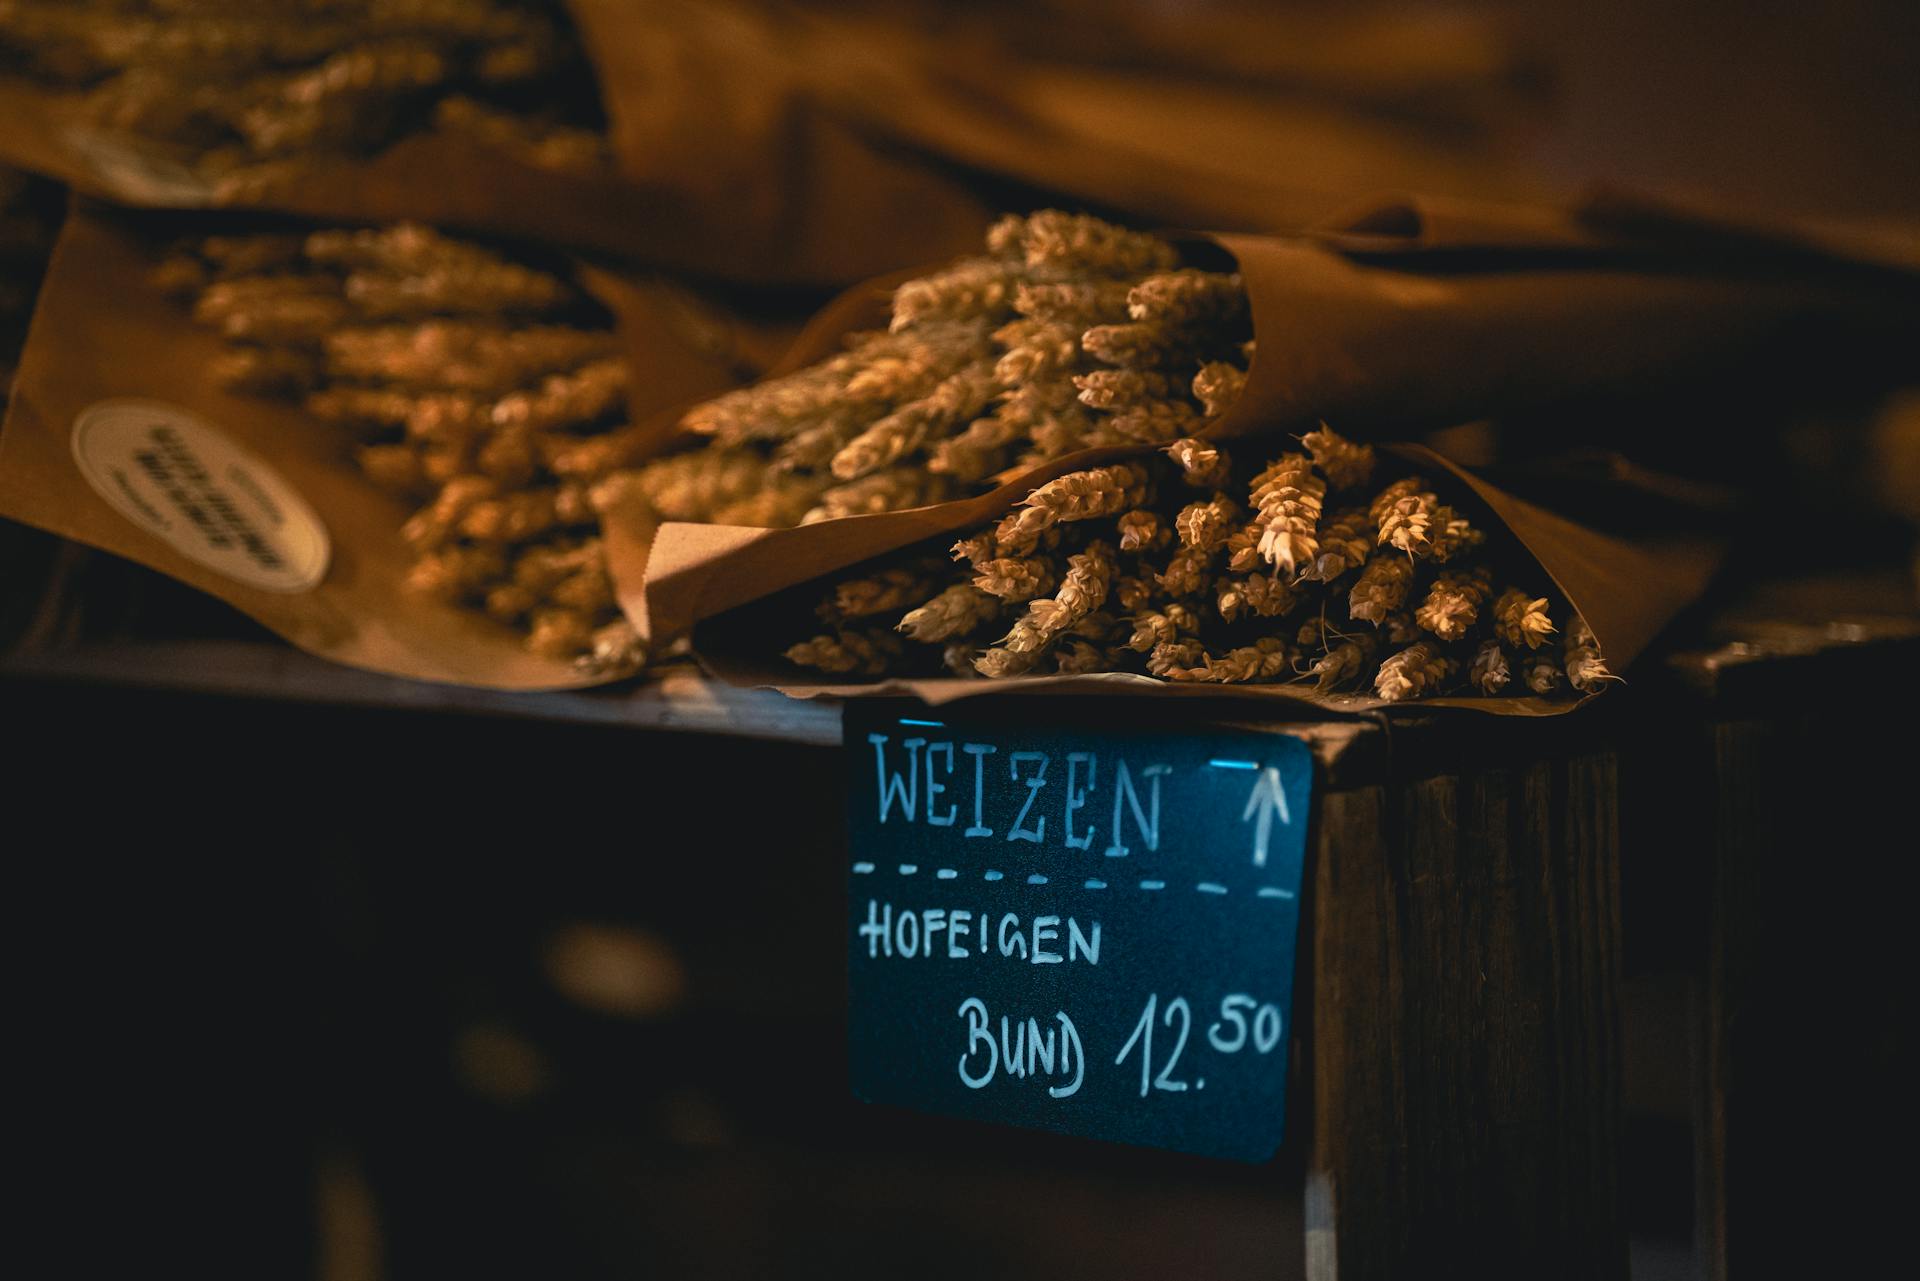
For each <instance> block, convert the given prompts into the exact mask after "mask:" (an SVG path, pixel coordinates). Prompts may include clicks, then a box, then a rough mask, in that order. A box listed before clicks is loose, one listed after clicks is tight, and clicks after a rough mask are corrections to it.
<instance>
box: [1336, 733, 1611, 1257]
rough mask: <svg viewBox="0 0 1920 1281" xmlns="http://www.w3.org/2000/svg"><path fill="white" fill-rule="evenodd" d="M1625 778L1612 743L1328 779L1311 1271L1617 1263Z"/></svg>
mask: <svg viewBox="0 0 1920 1281" xmlns="http://www.w3.org/2000/svg"><path fill="white" fill-rule="evenodd" d="M1616 785H1617V779H1616V766H1615V760H1614V758H1613V756H1611V755H1605V754H1602V755H1587V756H1579V757H1575V758H1573V759H1571V760H1557V761H1542V762H1536V763H1531V764H1525V765H1519V766H1502V767H1496V768H1487V769H1484V770H1479V771H1477V772H1472V773H1467V774H1462V775H1443V776H1440V777H1435V778H1427V779H1421V780H1417V781H1411V782H1390V783H1387V784H1384V785H1376V786H1370V787H1365V788H1361V789H1359V790H1356V791H1351V792H1344V793H1342V792H1336V793H1332V794H1329V795H1327V796H1325V797H1324V798H1323V800H1322V802H1321V813H1320V822H1319V836H1318V840H1317V844H1316V864H1315V867H1314V870H1313V873H1312V881H1311V884H1312V893H1311V899H1310V901H1309V903H1308V905H1307V913H1308V916H1307V922H1308V923H1307V930H1308V937H1307V939H1306V942H1305V946H1306V947H1307V948H1308V949H1309V951H1308V955H1309V956H1310V958H1311V959H1310V970H1309V977H1308V979H1307V982H1310V983H1311V985H1312V986H1311V995H1310V997H1309V998H1306V999H1307V1000H1308V1003H1309V1007H1310V1017H1311V1028H1310V1030H1309V1031H1308V1032H1307V1038H1308V1045H1309V1047H1310V1049H1309V1051H1308V1052H1309V1053H1310V1055H1311V1056H1312V1057H1311V1077H1312V1091H1313V1110H1312V1117H1313V1120H1312V1124H1313V1135H1312V1142H1311V1152H1310V1155H1309V1158H1308V1170H1307V1205H1306V1213H1307V1244H1306V1249H1307V1275H1308V1276H1309V1277H1312V1278H1314V1279H1315V1281H1368V1279H1371V1278H1387V1277H1407V1276H1416V1275H1417V1276H1423V1277H1435V1276H1471V1277H1484V1276H1505V1275H1516V1276H1541V1277H1548V1276H1551V1277H1555V1278H1571V1277H1591V1278H1624V1277H1625V1276H1626V1270H1627V1251H1626V1236H1625V1232H1624V1229H1623V1226H1622V1222H1621V1217H1620V1212H1619V1204H1618V1195H1617V1186H1616V1185H1617V1177H1618V1176H1617V1169H1616V1164H1615V1161H1616V1140H1617V1132H1618V1128H1619V1102H1618V1099H1619V1090H1618V1082H1619V1045H1618V1009H1617V1000H1618V982H1619V976H1618V968H1619V964H1618V940H1619V897H1618V895H1619V887H1618V855H1619V848H1618V847H1619V840H1618V832H1617V830H1616V810H1615V792H1616ZM1305 991H1306V989H1305V988H1303V992H1305Z"/></svg>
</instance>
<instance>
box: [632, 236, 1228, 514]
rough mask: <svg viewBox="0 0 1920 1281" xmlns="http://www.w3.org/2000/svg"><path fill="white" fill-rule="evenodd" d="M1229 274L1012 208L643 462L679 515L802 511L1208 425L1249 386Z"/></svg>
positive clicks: (847, 506) (652, 489) (919, 501)
mask: <svg viewBox="0 0 1920 1281" xmlns="http://www.w3.org/2000/svg"><path fill="white" fill-rule="evenodd" d="M1252 355H1253V342H1252V329H1251V322H1250V320H1249V317H1248V311H1247V299H1246V294H1245V291H1244V290H1243V289H1242V287H1241V282H1240V278H1239V277H1238V276H1237V275H1234V274H1232V273H1230V272H1220V271H1205V270H1198V269H1195V268H1192V267H1183V266H1182V265H1181V255H1180V252H1179V251H1178V250H1177V249H1176V248H1175V246H1174V245H1173V244H1171V243H1170V242H1168V241H1166V240H1163V239H1160V238H1158V237H1155V236H1150V235H1144V234H1142V233H1139V232H1134V231H1128V230H1126V229H1125V228H1121V227H1116V226H1113V225H1111V224H1108V223H1105V222H1101V221H1099V220H1098V219H1095V218H1090V217H1086V216H1083V215H1076V214H1067V213H1061V212H1058V211H1044V212H1040V213H1035V214H1033V215H1031V216H1028V217H1008V218H1005V219H1003V220H1002V221H1001V222H1000V223H998V224H997V225H996V226H995V227H994V228H993V229H992V231H991V232H990V233H989V235H988V238H987V252H986V253H985V254H984V255H982V256H980V257H975V258H968V259H964V260H962V261H960V262H956V263H955V264H953V265H952V266H950V267H948V268H947V269H945V270H944V271H941V272H939V273H937V274H935V275H932V276H928V277H925V278H923V279H919V280H913V281H909V282H908V283H906V284H904V285H902V286H900V287H899V289H898V290H897V291H896V292H895V293H894V296H893V314H892V321H891V324H890V325H889V327H888V329H887V330H886V331H885V332H883V333H861V334H855V335H853V336H852V337H850V338H849V339H848V340H847V344H846V349H845V351H843V352H842V353H841V354H839V355H837V356H834V357H832V358H831V359H828V360H825V361H822V362H821V363H819V364H816V365H813V366H810V367H808V368H806V369H802V370H800V371H799V372H797V373H793V374H789V375H787V376H786V377H783V378H775V379H770V380H768V381H766V382H763V383H760V384H758V385H757V386H754V387H749V388H746V389H743V390H741V391H738V392H732V393H729V394H728V395H725V396H722V397H719V398H718V399H715V400H713V401H710V402H708V403H706V404H704V405H701V406H699V407H697V408H695V409H694V410H692V411H691V412H689V413H688V414H687V415H686V417H685V419H684V420H683V426H684V427H685V428H686V429H687V430H688V431H690V432H691V433H694V434H695V435H698V436H700V437H704V438H705V440H706V442H707V444H706V447H705V448H702V449H697V450H693V451H690V452H687V453H683V454H678V455H674V456H671V457H668V458H664V459H661V460H659V461H657V462H655V463H652V464H650V465H649V466H647V467H645V468H642V469H641V470H640V471H639V472H638V473H637V474H636V476H635V478H634V479H635V483H637V484H638V485H639V486H640V488H641V490H642V491H643V492H644V493H645V495H646V497H647V499H648V500H649V501H650V502H651V503H652V505H653V506H654V508H655V510H656V511H658V512H659V514H660V515H661V516H662V517H664V518H666V519H671V520H689V521H703V522H713V523H721V524H746V525H763V526H775V527H777V526H786V525H794V524H800V523H807V522H811V521H817V520H827V519H832V518H835V517H840V516H854V515H861V514H865V513H871V512H880V511H894V510H899V509H902V508H908V507H916V506H921V505H923V504H927V503H935V502H941V501H943V500H945V499H948V498H952V497H954V496H955V495H957V494H960V493H963V492H967V491H969V490H974V489H978V488H981V487H983V486H984V485H986V484H987V483H988V482H989V481H990V479H991V478H992V477H993V476H994V475H996V474H997V473H1000V472H1002V471H1004V470H1005V469H1007V468H1009V467H1016V466H1026V465H1029V464H1033V463H1038V462H1042V461H1045V460H1047V459H1051V458H1059V457H1062V456H1064V455H1067V454H1071V453H1074V452H1076V451H1078V450H1081V449H1087V448H1091V447H1094V446H1099V445H1137V444H1142V443H1149V444H1164V443H1166V442H1168V441H1171V440H1175V439H1178V438H1180V437H1183V436H1190V435H1193V434H1194V433H1196V432H1198V431H1200V430H1201V429H1202V428H1203V427H1204V426H1205V425H1206V423H1207V421H1208V420H1209V419H1210V418H1213V417H1215V416H1217V415H1218V414H1220V413H1222V412H1224V411H1225V410H1226V408H1227V407H1228V406H1230V405H1231V404H1232V403H1233V401H1234V400H1235V399H1236V398H1237V397H1238V396H1239V394H1240V391H1241V388H1242V387H1243V386H1244V385H1245V381H1246V376H1247V365H1248V363H1249V361H1250V360H1251V359H1252Z"/></svg>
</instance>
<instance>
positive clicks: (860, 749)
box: [845, 703, 1313, 1161]
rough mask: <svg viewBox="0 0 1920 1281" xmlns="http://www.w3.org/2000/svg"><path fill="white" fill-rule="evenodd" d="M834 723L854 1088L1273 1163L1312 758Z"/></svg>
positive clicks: (902, 719)
mask: <svg viewBox="0 0 1920 1281" xmlns="http://www.w3.org/2000/svg"><path fill="white" fill-rule="evenodd" d="M936 715H937V716H938V719H936V718H935V716H936ZM845 725H846V730H845V743H846V760H847V826H848V838H849V845H850V849H849V853H848V868H847V885H848V903H849V913H848V922H847V941H848V950H849V989H850V1002H851V1008H850V1015H851V1018H850V1023H849V1037H850V1045H849V1051H850V1061H851V1069H852V1080H853V1089H854V1093H855V1094H856V1095H857V1096H859V1097H860V1098H862V1099H865V1100H867V1101H869V1102H874V1103H886V1104H893V1105H897V1106H903V1107H910V1108H917V1109H920V1110H923V1111H929V1112H937V1113H942V1114H946V1115H951V1116H961V1117H970V1118H975V1119H979V1120H988V1121H998V1122H1004V1123H1008V1124H1012V1125H1020V1126H1028V1127H1033V1128H1038V1129H1043V1130H1053V1131H1056V1132H1059V1133H1063V1134H1074V1135H1083V1136H1088V1137H1093V1138H1101V1139H1109V1140H1114V1141H1118V1142H1123V1143H1137V1144H1144V1145H1148V1146H1152V1147H1163V1148H1173V1149H1176V1150H1179V1151H1183V1152H1194V1153H1199V1154H1201V1155H1205V1156H1216V1157H1228V1158H1233V1159H1238V1160H1245V1161H1261V1160H1265V1159H1267V1158H1269V1157H1271V1156H1272V1155H1273V1154H1274V1151H1275V1150H1276V1149H1277V1148H1278V1147H1279V1144H1280V1138H1281V1128H1282V1121H1283V1114H1284V1110H1285V1109H1284V1105H1285V1100H1286V1076H1287V1070H1286V1069H1287V1044H1288V1039H1289V1036H1290V1034H1291V1032H1292V1009H1293V971H1294V944H1295V940H1296V939H1297V938H1298V935H1299V926H1300V900H1299V894H1300V879H1301V870H1302V865H1303V861H1304V857H1305V850H1306V828H1307V815H1308V804H1309V797H1310V793H1311V787H1312V771H1313V760H1312V755H1311V753H1310V752H1309V750H1308V748H1307V746H1306V744H1304V743H1303V742H1301V741H1300V740H1298V739H1295V738H1291V737H1287V736H1285V735H1277V734H1256V733H1250V732H1238V731H1229V730H1200V731H1191V732H1189V731H1168V732H1157V731H1147V730H1143V729H1127V730H1117V731H1116V730H1114V729H1111V728H1105V727H1103V728H1099V729H1093V728H1074V727H1072V726H1071V724H1067V725H1063V724H1062V723H1061V722H1060V721H1058V720H1056V721H1053V722H1051V723H1048V724H1046V725H1044V726H1042V725H1036V724H1034V723H1031V722H1014V721H1007V722H996V721H988V720H977V719H976V720H966V719H962V718H960V717H955V716H949V715H947V714H946V713H945V710H944V709H943V710H942V711H941V712H940V713H938V714H935V713H926V714H923V715H921V716H913V715H906V716H903V715H901V714H900V713H899V711H898V707H897V705H894V706H893V707H892V708H888V707H887V706H886V705H867V704H861V703H853V704H850V705H849V706H848V708H847V713H846V720H845Z"/></svg>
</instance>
